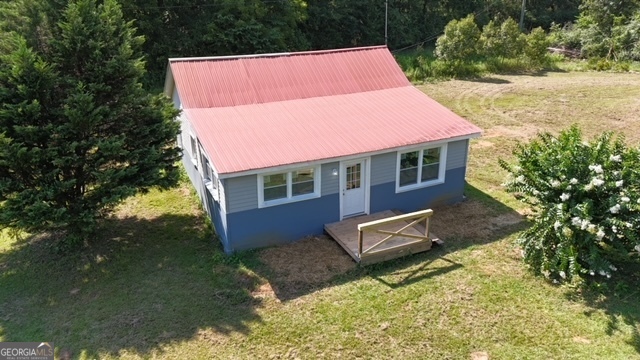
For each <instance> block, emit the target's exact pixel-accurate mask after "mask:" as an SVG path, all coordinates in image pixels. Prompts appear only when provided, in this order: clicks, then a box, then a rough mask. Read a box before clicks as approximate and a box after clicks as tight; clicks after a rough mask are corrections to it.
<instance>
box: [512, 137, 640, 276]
mask: <svg viewBox="0 0 640 360" xmlns="http://www.w3.org/2000/svg"><path fill="white" fill-rule="evenodd" d="M514 155H515V156H516V159H517V163H516V164H515V165H511V164H508V163H506V162H505V161H504V160H500V166H501V167H502V168H504V169H505V170H507V171H508V173H509V176H508V178H507V181H506V183H505V184H504V185H505V186H506V189H507V191H508V192H510V193H513V194H514V195H515V196H516V197H517V198H519V199H520V200H522V201H523V202H525V203H526V204H529V205H530V206H531V207H532V210H533V213H534V215H533V224H532V226H531V227H530V228H529V229H528V230H526V231H524V232H523V233H522V234H521V236H520V238H519V240H518V241H519V244H520V245H521V246H522V250H523V255H524V260H525V262H526V263H527V264H528V265H529V266H530V267H531V268H532V269H533V271H534V272H535V273H538V274H544V275H545V276H546V277H547V278H550V279H553V280H559V281H571V280H575V279H577V277H578V276H583V275H586V274H589V275H596V274H599V275H602V276H606V277H610V276H611V274H612V272H613V271H616V269H617V267H619V266H621V264H623V263H624V262H626V261H630V260H636V261H637V260H638V257H639V256H638V255H639V254H640V235H639V234H638V231H637V229H638V227H640V170H639V169H640V149H633V148H627V146H626V145H625V143H624V141H623V139H622V138H618V139H616V140H615V141H613V140H612V134H611V133H605V134H603V135H601V136H600V137H599V138H597V139H596V140H594V141H592V142H590V143H587V142H583V141H582V135H581V132H580V130H579V129H578V128H576V127H575V126H574V127H572V128H571V129H569V130H566V131H563V132H561V133H560V135H559V136H558V137H554V136H552V135H550V134H548V133H545V134H541V135H539V136H538V138H537V139H535V140H533V141H532V142H531V143H529V144H527V145H519V146H518V147H517V149H516V150H515V151H514Z"/></svg>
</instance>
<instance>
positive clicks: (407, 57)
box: [395, 49, 561, 83]
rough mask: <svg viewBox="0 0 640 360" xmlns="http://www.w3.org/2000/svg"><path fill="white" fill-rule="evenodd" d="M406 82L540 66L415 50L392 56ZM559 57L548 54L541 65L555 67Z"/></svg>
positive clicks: (496, 72)
mask: <svg viewBox="0 0 640 360" xmlns="http://www.w3.org/2000/svg"><path fill="white" fill-rule="evenodd" d="M395 58H396V61H397V62H398V64H399V65H400V67H401V68H402V70H403V71H404V73H405V75H406V76H407V78H408V79H409V81H411V82H414V83H419V82H425V81H429V80H446V79H465V78H475V77H480V76H483V75H486V74H514V73H525V72H531V71H536V70H540V69H541V66H540V65H537V64H531V63H530V62H528V61H526V60H524V59H507V58H478V59H474V60H472V61H468V62H463V61H444V60H441V59H437V58H436V57H435V55H434V54H433V50H432V49H426V50H422V49H419V50H415V51H411V52H404V53H400V54H396V55H395ZM558 61H561V60H560V59H559V58H558V57H551V56H550V57H548V58H547V61H546V63H545V64H544V65H543V66H542V67H543V68H557V66H556V63H557V62H558Z"/></svg>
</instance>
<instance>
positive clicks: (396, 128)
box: [185, 86, 480, 174]
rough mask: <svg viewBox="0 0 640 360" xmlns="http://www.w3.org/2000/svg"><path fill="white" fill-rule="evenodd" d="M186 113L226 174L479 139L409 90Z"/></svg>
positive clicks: (441, 108) (455, 118)
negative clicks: (448, 140) (421, 145)
mask: <svg viewBox="0 0 640 360" xmlns="http://www.w3.org/2000/svg"><path fill="white" fill-rule="evenodd" d="M185 112H186V115H187V117H188V118H189V119H190V120H191V122H192V124H193V126H194V128H195V131H196V132H197V134H198V137H199V139H200V142H201V143H202V146H203V147H204V148H205V151H206V152H207V154H208V155H209V156H210V158H211V161H212V162H213V163H214V166H215V167H216V169H217V170H218V172H219V173H221V174H225V173H235V172H242V171H247V170H253V169H261V168H268V167H274V166H279V165H288V164H295V163H302V162H307V161H316V160H322V159H329V158H336V157H341V156H349V155H355V154H361V153H368V152H375V151H379V150H385V149H392V148H396V147H402V146H407V145H414V144H421V143H425V142H430V141H437V140H443V139H450V138H455V137H460V136H467V135H471V134H479V133H480V129H479V128H477V127H476V126H474V125H472V124H471V123H469V122H467V121H465V120H464V119H462V118H460V117H459V116H457V115H456V114H454V113H453V112H451V111H450V110H448V109H447V108H445V107H444V106H442V105H440V104H438V103H437V102H435V101H434V100H432V99H431V98H429V97H427V96H425V95H424V94H423V93H422V92H421V91H420V90H418V89H416V88H414V87H411V86H404V87H400V88H393V89H386V90H378V91H368V92H362V93H354V94H347V95H336V96H328V97H316V98H309V99H299V100H292V101H281V102H271V103H266V104H254V105H242V106H235V107H223V108H207V109H186V110H185Z"/></svg>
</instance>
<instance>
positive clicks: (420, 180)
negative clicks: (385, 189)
mask: <svg viewBox="0 0 640 360" xmlns="http://www.w3.org/2000/svg"><path fill="white" fill-rule="evenodd" d="M446 152H447V146H446V144H445V145H442V146H439V147H433V148H428V149H420V150H412V151H407V152H400V153H398V175H397V183H396V185H397V186H396V191H403V190H410V189H414V188H419V187H424V186H429V185H435V184H440V183H442V182H444V170H445V167H444V159H445V157H446Z"/></svg>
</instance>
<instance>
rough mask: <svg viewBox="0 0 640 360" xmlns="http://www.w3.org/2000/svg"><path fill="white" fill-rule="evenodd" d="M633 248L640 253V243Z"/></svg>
mask: <svg viewBox="0 0 640 360" xmlns="http://www.w3.org/2000/svg"><path fill="white" fill-rule="evenodd" d="M633 249H634V250H635V251H637V252H639V253H640V244H638V245H636V246H635V247H634V248H633Z"/></svg>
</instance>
